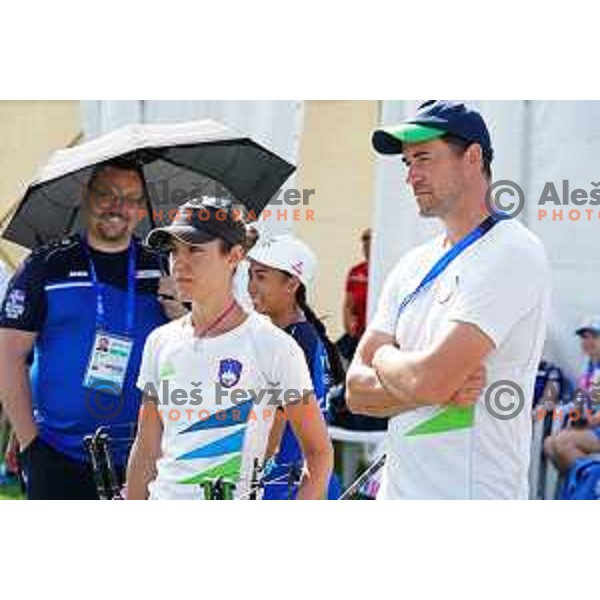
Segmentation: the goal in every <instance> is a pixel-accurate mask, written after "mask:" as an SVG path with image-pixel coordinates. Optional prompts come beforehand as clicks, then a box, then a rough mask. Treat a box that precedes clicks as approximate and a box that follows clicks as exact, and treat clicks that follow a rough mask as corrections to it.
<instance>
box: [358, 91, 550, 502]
mask: <svg viewBox="0 0 600 600" xmlns="http://www.w3.org/2000/svg"><path fill="white" fill-rule="evenodd" d="M373 146H374V148H375V150H376V151H377V152H379V153H380V154H387V155H390V154H391V155H393V154H398V155H402V160H403V162H404V164H405V166H406V170H407V172H406V182H407V183H408V185H409V186H410V187H411V188H412V192H413V194H414V196H415V199H416V203H417V206H418V209H419V214H420V215H421V216H424V217H435V218H439V219H440V220H441V221H442V223H443V225H444V229H445V234H444V235H441V236H439V237H437V238H435V239H433V240H431V241H430V242H428V243H426V244H424V245H423V246H421V247H419V248H416V249H414V250H412V251H411V252H409V253H408V254H407V255H405V256H404V257H402V258H401V260H400V262H399V263H398V265H397V266H396V268H395V269H394V270H393V271H392V273H391V274H390V275H389V276H388V279H387V281H386V283H385V286H384V288H383V291H382V293H381V294H380V295H379V301H378V307H377V311H376V314H375V317H374V319H373V320H372V321H371V322H370V323H369V325H368V328H367V331H366V333H365V335H364V336H363V338H362V339H361V342H360V344H359V346H358V349H357V352H356V355H355V358H354V361H353V363H352V365H351V367H350V369H349V373H348V382H347V390H348V405H349V407H350V409H351V410H353V411H354V412H357V413H362V414H367V415H371V416H377V417H390V420H389V426H388V433H387V436H388V439H387V448H388V453H387V458H386V461H385V464H384V467H383V476H382V481H381V487H380V491H379V493H378V499H379V498H383V499H400V498H431V499H445V498H456V499H483V498H490V499H500V498H527V497H528V467H529V447H530V438H531V424H530V409H531V399H532V395H533V386H534V381H535V376H536V373H537V365H538V362H539V359H540V355H541V351H542V346H543V342H544V338H545V328H546V320H547V313H548V304H549V279H550V278H549V272H548V264H547V260H546V255H545V251H544V248H543V246H542V245H541V243H540V242H539V241H538V240H537V239H536V238H535V237H534V236H533V235H532V234H531V233H530V232H529V231H528V230H527V229H526V228H525V227H524V226H523V225H521V224H520V223H518V222H517V221H516V220H514V219H506V218H505V217H502V218H501V217H499V216H498V215H497V214H490V212H489V210H488V207H487V204H486V202H485V197H486V192H487V190H488V188H489V186H490V182H491V162H492V160H493V157H494V152H493V149H492V142H491V139H490V134H489V131H488V128H487V126H486V124H485V121H484V120H483V118H482V116H481V115H480V114H479V113H478V112H477V111H476V110H474V109H473V108H470V107H469V106H467V105H465V104H462V103H457V102H451V101H448V100H435V101H434V100H430V101H428V102H425V103H423V104H421V106H420V107H419V108H418V110H417V112H416V114H415V115H414V116H413V117H411V118H409V119H407V120H406V121H404V122H403V123H401V124H399V125H396V126H393V127H386V128H384V129H380V130H378V131H376V132H375V133H374V135H373ZM389 210H393V207H390V208H389Z"/></svg>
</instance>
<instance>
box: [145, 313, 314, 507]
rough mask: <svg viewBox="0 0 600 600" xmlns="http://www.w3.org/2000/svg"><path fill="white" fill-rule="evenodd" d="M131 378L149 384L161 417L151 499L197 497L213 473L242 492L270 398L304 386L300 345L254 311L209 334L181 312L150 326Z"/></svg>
mask: <svg viewBox="0 0 600 600" xmlns="http://www.w3.org/2000/svg"><path fill="white" fill-rule="evenodd" d="M149 384H150V387H147V386H148V385H149ZM137 385H138V387H139V388H140V389H141V390H144V391H145V392H146V393H148V392H150V394H152V392H153V390H154V389H155V390H156V393H157V394H158V398H159V404H158V408H159V410H160V411H161V417H162V423H163V435H162V456H161V458H160V459H159V461H158V464H157V470H158V474H157V477H156V480H155V481H154V482H152V484H151V485H150V498H151V499H201V498H203V497H204V494H203V489H202V482H203V481H205V480H207V479H215V478H217V477H219V476H222V477H224V478H225V479H227V480H229V481H233V482H234V483H235V484H236V489H235V497H240V496H244V497H247V492H248V490H249V484H250V481H251V478H252V474H253V470H254V465H255V459H258V461H259V464H260V465H262V461H263V456H264V452H265V448H266V443H267V438H268V433H269V431H270V428H271V424H272V421H273V417H274V415H275V410H276V403H282V404H286V403H288V402H290V401H296V402H298V401H299V399H300V397H301V395H302V394H303V393H306V392H307V391H312V383H311V379H310V373H309V371H308V367H307V365H306V361H305V358H304V354H303V352H302V349H301V348H300V346H298V344H297V343H296V342H295V341H294V339H293V338H292V337H291V336H290V335H288V334H287V333H285V332H284V331H282V330H281V329H279V328H277V327H276V326H275V325H273V324H272V323H271V322H270V321H269V320H268V319H265V318H264V317H262V316H260V315H258V314H257V313H252V314H250V315H249V316H248V317H247V319H246V320H245V321H244V322H243V323H242V324H241V325H239V326H238V327H236V328H235V329H233V330H231V331H229V332H227V333H225V334H223V335H220V336H216V337H214V338H202V339H200V338H196V337H195V336H194V331H193V328H192V325H191V321H190V317H189V316H186V317H183V318H182V319H178V320H176V321H172V322H170V323H167V324H166V325H163V326H162V327H159V328H158V329H155V330H154V331H153V332H152V333H151V334H150V335H149V336H148V339H147V340H146V345H145V347H144V354H143V357H142V364H141V367H140V375H139V379H138V383H137ZM152 386H154V388H152ZM176 390H179V391H177V392H176ZM271 390H273V391H271ZM277 390H280V391H281V394H278V392H277ZM263 391H264V393H263V394H262V395H261V392H263ZM167 399H168V400H167ZM166 401H168V404H165V402H166Z"/></svg>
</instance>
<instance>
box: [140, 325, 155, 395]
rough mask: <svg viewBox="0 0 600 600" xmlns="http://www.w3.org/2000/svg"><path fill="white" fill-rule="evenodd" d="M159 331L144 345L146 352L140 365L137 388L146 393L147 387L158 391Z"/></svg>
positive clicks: (152, 333)
mask: <svg viewBox="0 0 600 600" xmlns="http://www.w3.org/2000/svg"><path fill="white" fill-rule="evenodd" d="M157 340H158V335H157V330H156V329H155V330H154V331H152V332H151V333H150V335H149V336H148V337H147V338H146V343H145V344H144V351H143V353H142V362H141V365H140V372H139V375H138V379H137V384H136V385H137V387H138V388H139V389H140V390H142V391H144V389H145V388H146V386H147V385H149V384H150V385H152V386H154V389H155V390H157V391H158V383H159V382H158V368H157V359H156V351H157Z"/></svg>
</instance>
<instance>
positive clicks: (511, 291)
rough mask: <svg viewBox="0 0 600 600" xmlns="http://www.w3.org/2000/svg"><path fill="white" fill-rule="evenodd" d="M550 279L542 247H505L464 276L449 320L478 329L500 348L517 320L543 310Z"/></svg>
mask: <svg viewBox="0 0 600 600" xmlns="http://www.w3.org/2000/svg"><path fill="white" fill-rule="evenodd" d="M549 277H550V274H549V269H548V265H547V261H546V256H545V253H544V251H543V249H542V248H538V247H535V246H533V247H529V248H525V249H524V247H523V246H522V245H517V244H514V246H504V247H502V249H501V252H500V251H499V252H496V253H495V254H493V255H490V256H486V261H485V264H484V265H481V267H480V268H477V269H471V270H465V272H464V273H461V280H460V281H459V282H458V287H457V296H456V299H455V301H454V303H453V305H452V309H451V312H450V320H451V321H460V322H463V323H471V324H473V325H475V326H477V327H478V328H479V329H480V330H481V331H482V332H483V333H484V334H486V335H487V336H488V337H489V338H490V339H491V340H492V342H493V343H494V346H495V347H496V348H497V347H498V346H499V345H500V344H502V342H503V341H504V339H505V338H506V336H507V335H508V333H509V332H510V330H511V329H512V327H513V326H514V325H515V324H516V323H517V322H518V321H520V320H521V319H522V318H523V317H524V316H525V315H526V314H527V313H529V312H530V311H531V310H533V309H535V308H536V307H540V304H541V302H542V300H543V296H544V295H545V294H547V293H548V290H549Z"/></svg>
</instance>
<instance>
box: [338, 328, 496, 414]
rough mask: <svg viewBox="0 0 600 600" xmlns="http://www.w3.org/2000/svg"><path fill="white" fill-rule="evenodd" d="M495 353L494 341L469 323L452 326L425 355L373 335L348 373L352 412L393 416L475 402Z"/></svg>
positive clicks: (366, 340)
mask: <svg viewBox="0 0 600 600" xmlns="http://www.w3.org/2000/svg"><path fill="white" fill-rule="evenodd" d="M360 346H362V348H361V347H360ZM493 349H494V344H493V342H492V340H491V339H490V338H489V337H488V336H486V335H485V334H484V333H483V332H482V331H481V330H480V329H479V328H478V327H476V326H474V325H471V324H468V323H459V322H457V323H454V324H452V325H451V326H450V327H449V328H448V330H447V331H446V333H445V334H444V335H443V336H442V337H441V338H440V340H439V341H438V342H437V343H436V344H435V345H433V346H432V347H431V348H429V349H428V350H424V351H406V350H402V349H401V348H398V347H397V346H396V345H395V343H394V340H393V338H392V337H391V336H389V335H387V334H384V333H380V332H374V331H370V332H368V333H367V334H366V335H365V338H363V340H362V341H361V344H360V345H359V350H361V352H360V353H359V351H357V358H356V359H355V361H354V362H353V364H352V366H351V368H350V371H349V374H348V386H347V387H348V405H349V407H350V409H351V410H352V411H353V412H358V413H362V414H368V415H372V416H394V415H396V414H399V413H401V412H403V411H406V410H412V409H415V408H418V407H420V406H428V405H443V404H459V405H468V404H472V403H473V402H475V401H476V400H477V398H478V396H479V394H480V392H481V389H482V388H483V387H484V385H485V373H484V371H483V367H482V364H483V361H484V360H485V358H486V356H487V355H488V354H489V353H490V352H491V351H492V350H493Z"/></svg>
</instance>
